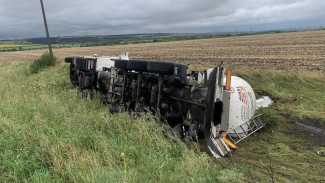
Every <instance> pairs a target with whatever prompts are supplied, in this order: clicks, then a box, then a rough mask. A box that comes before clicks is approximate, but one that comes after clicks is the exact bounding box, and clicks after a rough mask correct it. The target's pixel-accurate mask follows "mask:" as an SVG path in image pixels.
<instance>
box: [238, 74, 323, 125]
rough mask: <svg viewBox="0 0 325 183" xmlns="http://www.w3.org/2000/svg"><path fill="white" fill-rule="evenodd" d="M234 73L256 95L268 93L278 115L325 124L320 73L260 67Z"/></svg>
mask: <svg viewBox="0 0 325 183" xmlns="http://www.w3.org/2000/svg"><path fill="white" fill-rule="evenodd" d="M238 75H239V76H241V77H243V78H244V79H245V80H246V81H247V82H248V83H250V84H251V85H252V86H253V87H254V90H255V92H257V93H258V94H259V95H263V94H264V95H265V94H266V95H270V96H271V98H273V99H274V100H275V101H276V103H277V105H276V106H277V110H278V111H281V112H280V113H281V114H282V115H286V116H289V117H290V116H291V117H293V118H297V119H299V120H301V121H304V120H306V119H309V120H312V121H318V122H319V123H321V124H324V125H325V110H324V109H325V95H324V91H325V86H324V81H325V75H324V74H321V73H312V72H302V73H300V74H298V73H293V72H288V71H263V70H262V71H255V72H250V73H249V74H246V73H238ZM307 123H308V122H307Z"/></svg>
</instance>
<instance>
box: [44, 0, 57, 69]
mask: <svg viewBox="0 0 325 183" xmlns="http://www.w3.org/2000/svg"><path fill="white" fill-rule="evenodd" d="M40 2H41V7H42V12H43V20H44V26H45V32H46V37H47V44H48V45H49V51H50V56H51V63H52V65H54V64H55V63H54V57H53V52H52V46H51V39H50V35H49V30H48V27H47V21H46V16H45V10H44V5H43V0H40Z"/></svg>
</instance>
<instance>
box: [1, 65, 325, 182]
mask: <svg viewBox="0 0 325 183" xmlns="http://www.w3.org/2000/svg"><path fill="white" fill-rule="evenodd" d="M27 68H28V64H26V63H22V64H19V63H8V62H2V63H0V78H1V80H0V101H1V103H0V182H5V181H26V182H37V181H39V182H46V181H56V182H66V181H75V182H105V181H108V180H110V181H111V182H124V181H125V182H150V181H151V182H243V181H251V182H253V181H259V182H270V181H271V180H274V181H277V182H293V181H297V182H306V181H312V182H321V181H323V180H324V175H323V172H324V171H325V170H324V166H323V165H324V162H325V160H324V157H320V156H317V155H316V153H315V150H317V149H321V148H323V149H324V147H320V146H319V145H318V144H316V145H314V146H311V147H308V144H309V142H308V141H306V140H305V139H303V138H302V137H300V136H299V134H298V136H296V135H297V134H293V135H292V134H289V133H287V132H292V131H294V130H293V126H294V124H293V122H291V121H293V120H295V121H296V120H300V121H304V120H305V119H309V121H310V120H311V119H313V121H317V122H319V123H321V124H325V123H324V121H325V118H324V106H325V100H324V95H323V91H324V90H325V86H324V85H323V84H322V83H323V81H324V76H323V75H306V74H294V73H291V72H288V73H285V72H266V73H265V72H264V73H259V72H252V73H250V74H241V73H239V75H241V76H242V77H244V78H245V79H247V81H248V82H249V83H251V84H252V86H253V87H254V89H256V91H258V93H265V92H266V93H268V94H269V95H271V96H272V98H274V99H276V103H275V104H274V105H273V106H272V107H270V108H268V109H266V110H263V112H265V113H266V115H265V117H264V120H265V121H266V122H267V126H266V128H265V129H264V130H263V131H262V132H260V133H258V134H256V135H254V137H249V138H248V139H247V140H246V141H244V142H242V143H240V144H239V149H238V150H237V151H236V152H234V155H233V158H226V159H218V160H214V159H213V158H211V157H210V156H208V155H207V154H205V153H204V152H200V150H199V148H198V146H195V145H194V146H193V147H190V148H189V147H188V146H187V145H185V144H184V143H182V142H176V143H175V142H172V141H171V140H170V139H167V138H165V137H164V136H163V134H162V133H161V131H162V127H160V125H158V124H157V123H155V122H154V120H153V119H152V118H151V117H150V116H144V117H142V118H139V119H137V120H133V119H131V117H130V116H129V115H128V114H117V115H111V114H109V113H108V108H107V106H105V105H103V104H101V102H100V101H99V100H93V101H91V102H86V101H83V100H80V99H79V98H78V97H77V94H76V91H75V90H74V89H72V88H71V86H70V83H69V78H68V76H69V74H68V66H67V65H65V64H59V65H58V66H56V67H53V68H48V69H45V70H44V71H42V72H40V73H38V74H33V75H30V74H27V70H28V69H27ZM316 99H317V100H316ZM284 116H286V117H284ZM324 150H325V149H324ZM122 152H123V153H124V157H123V158H121V153H122Z"/></svg>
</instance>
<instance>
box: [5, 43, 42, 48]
mask: <svg viewBox="0 0 325 183" xmlns="http://www.w3.org/2000/svg"><path fill="white" fill-rule="evenodd" d="M25 46H37V45H36V44H33V45H30V44H0V48H16V47H25Z"/></svg>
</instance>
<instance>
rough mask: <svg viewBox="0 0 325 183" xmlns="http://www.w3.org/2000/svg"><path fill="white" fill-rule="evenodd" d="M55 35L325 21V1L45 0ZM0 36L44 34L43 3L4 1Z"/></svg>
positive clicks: (0, 2)
mask: <svg viewBox="0 0 325 183" xmlns="http://www.w3.org/2000/svg"><path fill="white" fill-rule="evenodd" d="M44 5H45V9H46V14H47V20H48V25H49V29H50V33H51V35H57V34H60V35H79V34H85V32H88V34H123V33H143V32H158V31H161V32H198V31H199V32H209V31H211V30H218V28H220V29H222V28H223V29H225V27H231V26H258V25H260V26H265V24H272V25H274V26H275V27H276V26H277V23H278V25H279V26H280V25H282V24H283V23H285V22H291V23H292V22H299V23H300V24H303V25H304V24H306V25H307V24H308V23H310V22H317V24H323V23H325V22H324V20H323V17H324V15H325V13H324V11H323V8H324V7H325V2H324V1H322V0H302V1H301V0H244V1H235V0H151V1H148V0H138V1H133V0H93V1H89V0H69V1H65V0H55V1H54V0H44ZM0 22H2V25H1V27H0V38H9V37H13V38H17V37H20V38H21V37H40V36H44V35H45V33H44V26H43V20H42V14H41V8H40V4H39V1H38V0H11V1H7V0H0Z"/></svg>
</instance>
